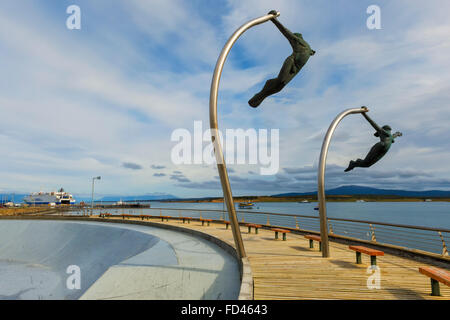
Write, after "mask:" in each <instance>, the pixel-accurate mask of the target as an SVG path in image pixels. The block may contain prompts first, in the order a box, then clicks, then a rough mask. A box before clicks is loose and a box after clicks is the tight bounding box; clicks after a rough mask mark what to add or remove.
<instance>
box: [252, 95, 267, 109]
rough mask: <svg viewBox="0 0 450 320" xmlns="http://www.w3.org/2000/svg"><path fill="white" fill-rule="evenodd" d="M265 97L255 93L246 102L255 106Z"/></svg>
mask: <svg viewBox="0 0 450 320" xmlns="http://www.w3.org/2000/svg"><path fill="white" fill-rule="evenodd" d="M265 98H266V97H262V98H261V96H260V95H259V94H255V95H254V96H253V98H251V99H250V100H248V104H249V105H250V107H253V108H256V107H257V106H259V105H260V104H261V102H263V100H264V99H265Z"/></svg>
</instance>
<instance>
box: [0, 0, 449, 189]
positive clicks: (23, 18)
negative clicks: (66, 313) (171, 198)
mask: <svg viewBox="0 0 450 320" xmlns="http://www.w3.org/2000/svg"><path fill="white" fill-rule="evenodd" d="M70 5H77V6H79V8H80V10H81V29H80V30H76V29H74V30H70V29H68V28H67V27H66V20H67V19H68V17H69V16H70V14H68V13H66V9H67V7H68V6H70ZM370 5H378V6H379V8H380V10H381V11H380V12H381V15H380V17H381V20H380V21H381V29H374V30H373V29H372V30H371V29H369V28H367V25H366V20H367V19H368V17H369V16H370V14H368V13H367V12H366V10H367V7H368V6H370ZM272 9H275V10H277V11H279V12H280V17H279V18H278V19H279V21H280V22H281V23H283V24H284V25H285V26H286V27H287V28H288V29H289V30H291V31H292V32H300V33H302V34H303V37H304V39H305V40H306V41H307V42H308V43H309V44H310V46H311V47H312V48H313V49H314V50H315V51H316V54H315V55H314V56H313V57H311V58H310V60H309V61H308V63H307V64H306V65H305V67H304V68H303V69H302V70H301V71H300V73H299V74H298V75H297V76H296V77H295V78H294V79H293V80H292V81H291V82H290V83H289V84H288V85H287V86H286V87H285V88H284V89H283V91H281V92H280V93H278V94H276V95H273V96H271V97H269V98H267V99H266V100H265V101H264V102H263V103H262V104H261V106H259V107H258V108H256V109H254V108H251V107H249V106H248V104H247V101H248V99H250V98H251V97H252V96H253V95H254V94H255V93H256V92H258V91H259V90H260V89H261V87H262V86H263V85H264V82H265V81H266V80H267V79H270V78H273V77H275V76H276V75H277V74H278V72H279V70H280V67H281V65H282V63H283V61H284V59H285V58H286V57H287V56H289V55H290V54H291V53H292V49H291V47H290V45H289V43H288V41H287V40H286V39H285V38H284V37H283V36H282V35H281V33H280V32H279V31H278V29H276V27H275V26H274V25H273V24H272V23H271V22H270V21H269V22H266V23H264V24H261V25H258V26H256V27H254V28H252V29H250V30H248V31H247V32H246V33H244V34H243V35H242V36H241V38H240V39H239V40H238V41H237V43H236V44H235V46H234V47H233V49H232V51H231V52H230V54H229V56H228V59H227V61H226V64H225V67H224V70H223V74H222V78H221V83H220V91H219V99H218V119H219V127H220V129H221V130H225V129H236V128H242V129H244V130H247V129H250V128H254V129H267V130H269V131H270V130H271V129H278V130H279V170H278V172H277V173H276V174H273V175H261V174H260V165H258V164H256V165H255V164H230V165H228V166H227V167H228V168H229V176H230V181H231V187H232V189H233V194H234V195H267V194H277V193H284V192H307V191H314V190H316V188H317V184H316V181H317V165H318V160H319V155H320V148H321V144H322V141H323V138H324V136H325V132H326V130H327V128H328V126H329V125H330V124H331V122H332V120H333V119H334V118H335V117H336V115H337V114H338V113H340V112H341V111H343V110H345V109H348V108H357V107H360V106H363V105H364V106H367V107H368V108H369V109H370V112H369V115H370V116H371V117H372V119H374V120H375V121H376V122H377V123H378V124H380V125H385V124H389V125H390V126H391V127H392V128H393V131H394V132H395V131H401V132H402V133H403V136H402V137H399V138H397V139H396V141H395V143H394V144H393V145H392V147H391V149H390V150H389V152H388V153H387V155H386V156H385V157H384V158H382V159H381V160H380V161H379V162H378V163H376V164H375V165H373V166H372V167H371V168H367V169H366V168H364V169H363V168H356V169H355V170H353V171H351V172H348V173H344V169H345V168H346V166H347V165H348V162H349V160H352V159H353V160H354V159H356V158H364V156H365V155H366V154H367V152H368V150H369V149H370V147H371V146H372V145H373V144H375V143H376V142H377V138H376V137H374V136H373V133H374V130H373V128H372V127H370V125H369V124H368V123H367V122H366V121H365V120H364V118H363V117H361V116H360V115H352V116H349V117H347V118H345V119H344V120H343V121H342V122H341V124H340V125H339V127H338V128H337V130H336V133H335V135H334V137H333V140H332V143H331V147H330V149H329V153H328V158H327V174H326V187H327V188H333V187H337V186H340V185H348V184H358V185H365V186H371V187H381V188H388V189H408V190H429V189H442V190H450V166H449V165H448V164H449V163H450V139H449V137H450V128H449V125H448V124H449V120H450V108H449V106H448V103H449V101H450V99H449V98H450V81H449V80H450V61H449V57H450V42H449V38H450V19H448V12H449V11H450V2H449V1H445V0H441V1H438V0H435V1H427V2H424V1H416V0H397V1H384V0H383V1H381V0H377V1H375V0H372V1H363V0H351V1H350V0H335V1H331V0H328V1H325V0H317V1H306V0H304V1H300V0H279V1H276V2H273V1H265V0H244V1H237V0H217V1H206V0H192V1H180V0H164V1H163V0H148V1H144V0H127V1H118V0H113V1H111V0H108V1H106V0H96V1H88V0H78V1H77V0H71V1H37V0H36V1H32V0H20V1H17V0H3V1H1V2H0V70H1V76H0V146H1V155H2V156H1V157H0V193H2V192H3V193H8V192H16V193H28V192H33V191H39V190H42V191H52V190H56V189H58V188H60V187H64V189H65V190H66V191H69V192H71V193H73V194H78V195H89V194H90V192H91V184H92V177H95V176H101V177H102V178H101V180H96V182H95V183H96V195H97V196H101V195H143V194H152V193H165V194H172V195H175V196H178V197H206V196H221V195H222V191H221V187H220V182H219V178H218V173H217V168H216V166H215V165H214V164H205V163H203V164H175V163H174V162H173V161H172V158H171V151H172V149H173V148H174V146H175V145H176V142H174V141H172V140H171V135H172V133H173V132H174V130H176V129H179V128H184V129H187V130H189V131H191V132H193V128H194V121H202V123H203V128H204V130H206V129H207V128H208V127H209V113H208V112H209V90H210V86H211V79H212V74H213V71H214V67H215V64H216V61H217V58H218V56H219V54H220V52H221V50H222V47H223V46H224V44H225V43H226V41H227V39H228V38H229V37H230V36H231V34H232V33H233V32H234V31H235V30H236V29H237V28H238V27H239V26H241V25H242V24H243V23H245V22H247V21H249V20H251V19H253V18H256V17H259V16H262V15H265V14H266V13H267V12H269V11H270V10H272ZM206 144H207V143H206V142H205V145H206Z"/></svg>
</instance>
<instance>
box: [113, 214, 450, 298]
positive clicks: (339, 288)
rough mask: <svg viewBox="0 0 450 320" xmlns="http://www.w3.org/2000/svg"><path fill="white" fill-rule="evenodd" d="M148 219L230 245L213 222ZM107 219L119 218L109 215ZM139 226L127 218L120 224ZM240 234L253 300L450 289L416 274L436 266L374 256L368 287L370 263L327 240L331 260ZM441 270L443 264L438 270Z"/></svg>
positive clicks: (414, 294)
mask: <svg viewBox="0 0 450 320" xmlns="http://www.w3.org/2000/svg"><path fill="white" fill-rule="evenodd" d="M155 218H156V219H151V220H150V221H151V222H152V223H159V224H170V225H174V226H177V227H182V228H189V229H193V230H196V231H200V232H204V233H207V234H209V235H212V236H214V237H217V238H219V239H221V240H223V241H225V242H227V243H228V244H229V245H231V246H234V241H233V235H232V232H231V230H230V229H229V228H226V224H224V223H222V222H218V221H213V222H211V224H210V225H209V226H208V225H206V224H204V225H202V222H201V221H200V220H198V219H197V220H196V219H194V220H191V221H190V223H183V220H182V219H177V218H173V219H167V220H164V221H163V222H162V221H161V219H157V218H158V217H157V216H155ZM109 219H123V218H122V217H119V216H115V217H114V216H112V217H109V218H107V219H105V221H107V220H109ZM130 220H131V221H132V220H136V221H141V218H140V217H139V216H136V217H132V216H127V218H126V219H125V220H124V221H130ZM241 232H242V237H243V241H244V243H245V248H246V251H247V255H248V259H249V262H250V265H251V270H252V274H253V280H254V291H253V293H254V299H256V300H258V299H269V300H272V299H280V300H289V299H293V300H298V299H358V300H360V299H363V300H409V299H413V300H417V299H420V300H421V299H433V300H449V299H450V288H449V287H447V286H445V285H441V296H431V289H430V279H429V278H428V277H426V276H424V275H422V274H420V273H419V267H424V266H435V264H430V263H424V262H419V261H416V260H414V259H411V258H405V257H400V256H397V255H393V254H389V253H386V254H385V255H384V256H381V257H378V260H377V266H378V267H379V270H380V282H379V288H378V289H377V288H374V287H372V288H369V287H368V284H367V282H368V279H369V277H370V276H371V273H368V268H369V267H370V258H369V257H367V256H363V259H362V264H356V263H355V252H354V251H352V250H350V249H349V248H348V245H345V244H341V243H337V242H334V241H330V252H331V258H322V254H321V252H319V250H318V245H317V244H316V245H315V248H312V249H311V248H310V247H309V241H308V239H305V238H304V236H303V235H300V234H295V233H289V235H288V236H287V239H286V241H283V240H281V239H278V240H275V239H274V232H273V231H271V230H270V229H264V228H260V229H259V231H258V234H255V233H254V232H253V233H249V232H248V229H247V227H245V226H241ZM448 265H450V262H449V264H447V267H448ZM438 266H439V267H441V268H442V265H438Z"/></svg>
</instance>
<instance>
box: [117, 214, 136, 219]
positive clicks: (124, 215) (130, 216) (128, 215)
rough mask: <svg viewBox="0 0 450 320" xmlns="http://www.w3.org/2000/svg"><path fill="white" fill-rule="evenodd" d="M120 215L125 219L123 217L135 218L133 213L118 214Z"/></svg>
mask: <svg viewBox="0 0 450 320" xmlns="http://www.w3.org/2000/svg"><path fill="white" fill-rule="evenodd" d="M120 216H121V217H122V219H124V220H125V218H135V217H136V216H135V215H133V214H121V215H120Z"/></svg>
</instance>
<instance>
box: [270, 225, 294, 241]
mask: <svg viewBox="0 0 450 320" xmlns="http://www.w3.org/2000/svg"><path fill="white" fill-rule="evenodd" d="M270 230H272V231H274V232H275V239H278V232H280V233H282V234H283V241H286V233H289V232H291V231H290V230H285V229H278V228H272V229H270Z"/></svg>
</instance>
